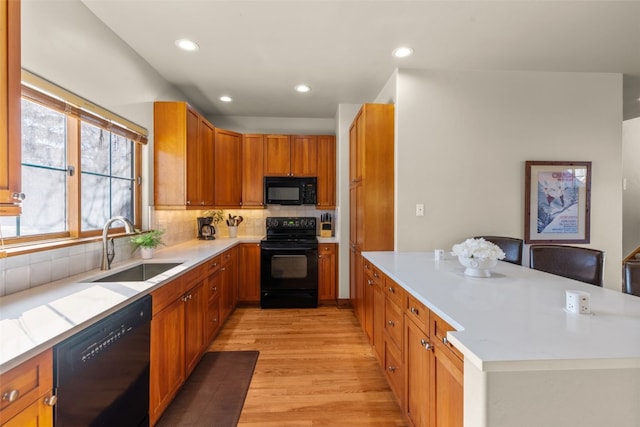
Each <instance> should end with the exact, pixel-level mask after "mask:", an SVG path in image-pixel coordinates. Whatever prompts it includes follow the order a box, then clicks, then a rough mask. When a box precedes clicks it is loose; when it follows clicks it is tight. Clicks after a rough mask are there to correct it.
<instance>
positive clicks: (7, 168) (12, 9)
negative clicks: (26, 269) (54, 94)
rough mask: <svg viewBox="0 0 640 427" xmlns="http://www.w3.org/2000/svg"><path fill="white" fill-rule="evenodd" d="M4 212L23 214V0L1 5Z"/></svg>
mask: <svg viewBox="0 0 640 427" xmlns="http://www.w3.org/2000/svg"><path fill="white" fill-rule="evenodd" d="M0 45H2V49H0V52H1V53H0V85H1V86H2V90H0V216H1V215H18V214H20V206H19V204H17V203H19V200H18V199H15V198H14V197H13V194H14V193H20V192H21V178H22V175H21V172H20V169H21V166H20V161H21V160H20V159H21V153H22V149H21V144H22V143H21V122H20V103H21V101H20V92H21V89H20V2H19V1H3V2H2V4H1V5H0Z"/></svg>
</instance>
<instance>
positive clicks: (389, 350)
mask: <svg viewBox="0 0 640 427" xmlns="http://www.w3.org/2000/svg"><path fill="white" fill-rule="evenodd" d="M384 370H385V374H386V376H387V380H388V381H389V386H391V390H392V391H393V394H394V395H395V396H396V398H397V399H398V403H400V406H401V407H402V401H403V400H404V365H403V364H402V357H401V356H400V351H399V350H398V348H397V347H396V345H395V344H394V343H393V342H391V341H389V340H385V343H384Z"/></svg>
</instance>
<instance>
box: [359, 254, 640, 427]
mask: <svg viewBox="0 0 640 427" xmlns="http://www.w3.org/2000/svg"><path fill="white" fill-rule="evenodd" d="M363 256H364V258H365V260H368V261H369V262H370V263H371V264H372V265H373V266H374V267H375V268H377V269H379V270H380V271H381V272H382V273H384V274H385V275H386V276H387V277H388V278H389V279H391V280H393V281H394V282H395V283H397V284H398V285H399V286H401V287H402V288H404V290H405V291H406V293H407V294H408V295H410V296H412V297H413V298H415V299H416V300H418V301H419V302H421V303H422V304H424V305H425V306H426V307H427V308H428V309H429V310H430V311H431V312H432V313H434V314H435V315H437V316H438V317H439V318H441V319H443V320H444V321H446V322H448V323H449V324H450V325H451V326H452V327H453V328H454V329H455V331H450V332H448V334H447V337H446V338H447V339H448V341H449V342H450V343H451V344H453V346H455V348H456V349H457V350H459V351H460V352H461V353H462V355H463V356H464V425H465V427H513V426H519V427H527V426H531V427H534V426H535V427H540V426H545V427H553V426H558V427H559V426H562V427H567V426H593V427H596V426H603V425H610V426H616V427H634V426H636V427H637V426H638V425H640V407H639V406H638V402H640V298H637V297H634V296H631V295H626V294H622V293H620V292H616V291H612V290H610V289H605V288H600V287H596V286H591V285H587V284H584V283H581V282H577V281H574V280H570V279H566V278H563V277H559V276H554V275H550V274H547V273H543V272H540V271H536V270H532V269H529V268H526V267H520V266H516V265H512V264H509V263H506V262H499V263H498V266H497V267H496V268H495V270H494V272H493V274H492V277H490V278H473V277H467V276H465V275H464V274H463V270H464V268H463V267H462V266H461V265H460V264H459V263H458V260H457V259H456V258H455V257H452V256H450V255H447V256H446V257H445V259H443V260H435V259H434V254H433V253H431V252H429V253H427V252H411V253H400V252H363ZM565 290H580V291H585V292H589V293H590V295H591V314H589V315H579V314H573V313H568V312H566V311H565V310H564V307H565Z"/></svg>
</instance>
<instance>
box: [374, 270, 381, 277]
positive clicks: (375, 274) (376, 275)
mask: <svg viewBox="0 0 640 427" xmlns="http://www.w3.org/2000/svg"><path fill="white" fill-rule="evenodd" d="M373 277H375V278H376V279H377V278H378V277H380V276H378V273H376V272H375V271H374V272H373Z"/></svg>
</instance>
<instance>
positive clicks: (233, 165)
mask: <svg viewBox="0 0 640 427" xmlns="http://www.w3.org/2000/svg"><path fill="white" fill-rule="evenodd" d="M215 135H216V136H215V144H214V145H215V167H214V176H215V178H214V183H215V206H216V207H217V208H238V207H240V206H242V135H241V134H239V133H236V132H231V131H227V130H224V129H216V132H215Z"/></svg>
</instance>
